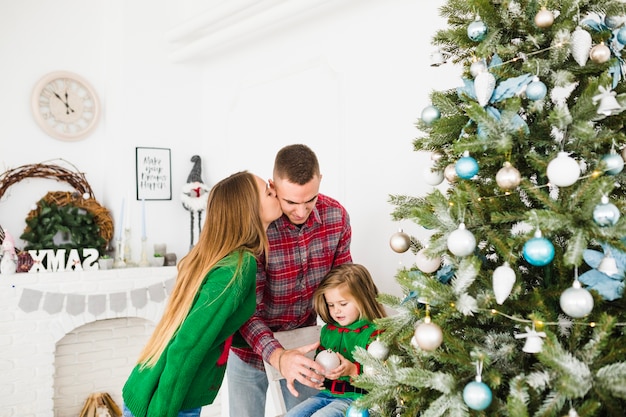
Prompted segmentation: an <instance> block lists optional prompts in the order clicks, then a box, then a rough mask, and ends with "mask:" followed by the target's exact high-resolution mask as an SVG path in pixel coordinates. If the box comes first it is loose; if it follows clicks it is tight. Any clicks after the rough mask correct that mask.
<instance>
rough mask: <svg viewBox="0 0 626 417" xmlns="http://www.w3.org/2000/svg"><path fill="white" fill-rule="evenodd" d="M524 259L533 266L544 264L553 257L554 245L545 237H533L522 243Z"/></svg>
mask: <svg viewBox="0 0 626 417" xmlns="http://www.w3.org/2000/svg"><path fill="white" fill-rule="evenodd" d="M522 254H523V255H524V259H526V261H527V262H528V263H529V264H531V265H534V266H546V265H548V264H549V263H550V262H552V260H553V259H554V245H553V244H552V242H550V241H549V240H548V239H546V238H545V237H534V238H532V239H530V240H529V241H527V242H526V243H525V244H524V248H523V250H522Z"/></svg>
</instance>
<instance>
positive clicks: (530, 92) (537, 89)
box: [526, 80, 548, 101]
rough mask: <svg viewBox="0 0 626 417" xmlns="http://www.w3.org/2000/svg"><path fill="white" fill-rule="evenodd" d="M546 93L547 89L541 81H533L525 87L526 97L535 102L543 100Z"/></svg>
mask: <svg viewBox="0 0 626 417" xmlns="http://www.w3.org/2000/svg"><path fill="white" fill-rule="evenodd" d="M547 93H548V87H546V85H545V84H544V83H543V82H542V81H539V80H537V81H533V82H531V83H530V84H528V85H527V86H526V97H527V98H528V99H529V100H533V101H537V100H541V99H543V98H544V97H545V96H546V94H547Z"/></svg>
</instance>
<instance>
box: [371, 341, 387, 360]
mask: <svg viewBox="0 0 626 417" xmlns="http://www.w3.org/2000/svg"><path fill="white" fill-rule="evenodd" d="M367 351H368V352H369V354H370V355H372V356H373V357H374V358H376V359H379V360H381V361H384V360H385V359H387V356H388V355H389V347H387V345H386V344H384V343H383V342H381V341H380V340H378V339H376V340H374V341H373V342H372V343H370V345H369V346H368V347H367Z"/></svg>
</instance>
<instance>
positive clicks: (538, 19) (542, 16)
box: [535, 7, 554, 28]
mask: <svg viewBox="0 0 626 417" xmlns="http://www.w3.org/2000/svg"><path fill="white" fill-rule="evenodd" d="M552 23H554V15H553V14H552V12H551V11H550V10H547V9H546V8H545V7H542V8H541V10H539V13H537V14H536V15H535V25H537V27H539V28H549V27H550V26H552Z"/></svg>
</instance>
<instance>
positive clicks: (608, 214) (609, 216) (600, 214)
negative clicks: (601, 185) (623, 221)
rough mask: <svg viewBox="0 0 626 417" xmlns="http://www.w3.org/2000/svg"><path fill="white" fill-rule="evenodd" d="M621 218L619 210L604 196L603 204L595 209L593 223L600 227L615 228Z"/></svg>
mask: <svg viewBox="0 0 626 417" xmlns="http://www.w3.org/2000/svg"><path fill="white" fill-rule="evenodd" d="M619 218H620V212H619V209H618V208H617V206H616V205H615V204H613V203H611V202H609V198H608V197H606V196H603V197H602V202H601V203H600V204H598V205H596V206H595V207H594V208H593V221H594V222H596V224H597V225H598V226H600V227H606V226H615V224H616V223H617V221H618V220H619Z"/></svg>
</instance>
